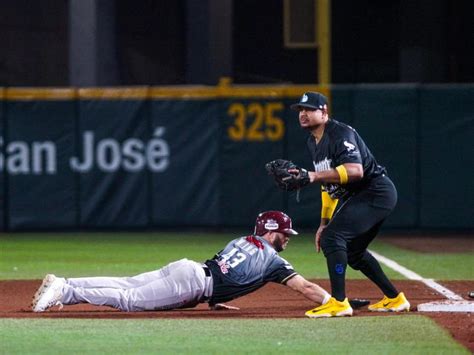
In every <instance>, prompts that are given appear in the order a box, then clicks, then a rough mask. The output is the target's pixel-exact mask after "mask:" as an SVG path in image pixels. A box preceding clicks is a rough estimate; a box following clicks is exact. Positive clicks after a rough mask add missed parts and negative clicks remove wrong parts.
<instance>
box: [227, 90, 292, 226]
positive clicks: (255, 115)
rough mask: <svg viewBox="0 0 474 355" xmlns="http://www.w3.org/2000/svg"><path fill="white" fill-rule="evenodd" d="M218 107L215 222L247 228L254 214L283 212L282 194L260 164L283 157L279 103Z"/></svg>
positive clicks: (237, 102)
mask: <svg viewBox="0 0 474 355" xmlns="http://www.w3.org/2000/svg"><path fill="white" fill-rule="evenodd" d="M219 105H220V110H219V112H220V113H219V116H218V119H219V120H220V122H221V135H220V139H221V150H220V157H219V160H220V186H221V195H220V223H221V224H223V225H227V226H247V227H248V226H249V225H250V226H253V224H254V223H255V218H256V216H257V214H258V213H259V212H261V211H265V210H275V209H277V210H281V209H284V200H285V199H286V195H285V194H282V193H281V191H278V190H277V189H276V187H275V185H274V183H273V180H272V179H271V178H270V177H269V176H268V175H267V172H266V170H265V163H266V162H268V161H270V160H273V159H277V158H280V157H282V156H284V155H285V140H286V134H287V122H286V117H285V111H284V110H285V105H284V104H283V103H282V102H281V100H271V99H268V100H261V99H255V100H249V99H246V98H242V99H239V98H234V99H232V100H222V102H220V103H219Z"/></svg>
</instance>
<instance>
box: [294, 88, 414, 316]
mask: <svg viewBox="0 0 474 355" xmlns="http://www.w3.org/2000/svg"><path fill="white" fill-rule="evenodd" d="M291 108H292V109H293V110H296V111H298V112H299V123H300V126H301V127H302V128H304V129H306V130H308V131H309V133H310V135H309V137H308V140H307V147H308V150H309V152H310V154H311V158H312V160H313V164H314V169H315V171H314V172H313V171H311V172H309V178H310V183H320V184H321V199H322V210H321V222H320V226H319V228H318V230H317V232H316V235H315V246H316V250H317V251H318V252H319V251H320V249H322V250H323V253H324V256H325V257H326V261H327V267H328V271H329V277H330V280H331V289H332V290H331V291H332V297H331V299H330V301H329V302H328V303H326V304H323V305H322V306H320V307H316V308H314V309H312V310H309V311H308V312H306V316H308V317H310V318H319V317H333V316H345V315H351V314H352V309H351V306H350V304H349V302H348V300H347V298H346V292H345V274H346V267H347V265H349V266H351V267H352V268H353V269H355V270H360V271H361V272H362V273H363V274H364V275H365V276H367V277H368V278H369V279H370V280H371V281H372V282H374V283H375V284H376V285H377V286H378V287H379V288H380V290H381V291H382V292H383V294H384V297H383V299H382V300H381V301H380V302H378V303H375V304H373V305H370V306H369V310H371V311H383V312H387V311H394V312H399V311H409V309H410V304H409V303H408V301H407V299H406V298H405V295H404V294H403V292H399V291H398V290H397V289H396V288H395V286H394V285H393V284H392V283H391V282H390V280H389V279H388V278H387V276H386V275H385V273H384V272H383V270H382V268H381V267H380V265H379V263H378V262H377V260H376V259H375V258H374V257H373V256H372V254H370V253H369V251H368V250H367V247H368V245H369V244H370V242H372V240H373V239H374V238H375V236H376V235H377V233H378V231H379V229H380V226H381V225H382V223H383V222H384V220H385V219H386V218H387V217H388V216H389V215H390V213H391V212H392V210H393V209H394V207H395V205H396V203H397V191H396V189H395V186H394V185H393V183H392V181H391V180H390V179H389V178H388V176H387V172H386V170H385V168H384V167H383V166H381V165H379V164H377V161H376V160H375V158H374V156H373V155H372V153H371V152H370V150H369V149H368V148H367V146H366V144H365V143H364V141H363V140H362V138H361V137H360V136H359V134H358V133H357V132H356V131H355V130H354V129H353V128H352V127H350V126H348V125H346V124H344V123H341V122H338V121H336V120H334V119H331V118H329V116H328V101H327V98H326V97H325V96H324V95H322V94H320V93H316V92H306V93H304V94H303V95H302V96H301V98H300V101H299V102H298V103H296V104H294V105H292V106H291ZM336 207H337V209H336ZM335 211H336V212H335Z"/></svg>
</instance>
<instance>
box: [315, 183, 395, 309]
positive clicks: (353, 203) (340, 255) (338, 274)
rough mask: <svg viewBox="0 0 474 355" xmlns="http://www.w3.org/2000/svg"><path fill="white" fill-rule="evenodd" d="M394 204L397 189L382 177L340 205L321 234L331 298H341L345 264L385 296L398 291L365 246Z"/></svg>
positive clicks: (343, 294) (393, 295)
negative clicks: (372, 283) (373, 284)
mask: <svg viewBox="0 0 474 355" xmlns="http://www.w3.org/2000/svg"><path fill="white" fill-rule="evenodd" d="M396 203H397V190H396V188H395V186H394V184H393V183H392V181H391V180H390V179H389V178H388V177H387V176H385V175H381V176H378V177H376V178H374V179H372V180H370V181H369V182H368V183H367V185H366V186H365V187H364V189H362V190H360V191H358V192H355V193H354V194H352V195H351V196H350V197H348V198H347V199H346V200H345V201H343V202H342V203H341V205H340V206H339V207H338V209H337V211H336V212H335V214H334V216H333V218H332V219H331V221H330V223H329V224H328V226H327V227H326V229H324V231H323V233H322V235H321V249H322V250H323V253H324V256H325V257H326V260H327V266H328V271H329V276H330V279H331V288H332V296H333V297H335V298H336V299H337V300H339V301H342V300H344V298H345V297H346V295H345V272H346V267H347V265H349V266H351V267H352V268H353V269H355V270H360V271H361V272H362V273H363V274H364V275H366V276H367V277H368V278H369V279H370V280H371V281H372V282H374V283H375V284H376V285H377V286H378V287H379V288H380V289H381V290H382V292H383V293H384V294H385V295H387V296H388V297H391V298H393V297H396V295H397V294H398V291H397V290H396V288H395V287H394V286H393V284H392V283H391V282H390V281H389V280H388V278H387V276H386V275H385V273H384V272H383V270H382V268H381V267H380V264H379V263H378V262H377V260H376V259H375V258H374V257H373V256H372V254H370V253H369V252H368V251H367V247H368V245H369V244H370V242H372V240H373V239H374V238H375V236H376V235H377V233H378V231H379V229H380V227H381V225H382V224H383V222H384V220H385V219H386V218H387V217H388V216H389V215H390V213H391V212H392V210H393V209H394V208H395V205H396Z"/></svg>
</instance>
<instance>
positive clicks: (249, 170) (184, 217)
mask: <svg viewBox="0 0 474 355" xmlns="http://www.w3.org/2000/svg"><path fill="white" fill-rule="evenodd" d="M306 90H319V91H322V92H324V93H325V94H326V95H328V96H329V97H330V98H331V108H330V109H331V116H332V117H334V118H336V119H338V120H340V121H343V122H346V123H349V124H351V125H353V126H354V127H355V128H356V129H357V130H358V131H359V132H360V133H361V135H362V137H363V138H364V139H365V141H366V143H367V144H368V145H369V147H370V149H371V150H372V152H373V153H374V154H375V156H376V157H377V159H378V161H379V163H381V164H383V165H385V166H386V167H387V168H388V171H389V175H390V176H391V177H392V179H393V180H394V182H395V184H396V185H397V188H398V191H399V203H398V206H397V209H396V211H395V212H394V214H393V215H392V216H391V217H390V219H389V220H388V221H387V224H386V225H387V226H390V227H397V228H407V229H412V228H462V229H466V228H472V227H474V218H473V212H474V192H473V189H472V182H471V181H472V179H471V178H470V177H471V176H472V172H473V171H474V168H473V166H474V164H473V163H474V162H473V149H472V148H471V147H470V145H471V141H472V139H473V137H474V85H457V86H447V85H439V86H437V85H348V86H335V87H332V88H331V89H330V90H329V88H327V87H318V86H262V87H257V86H229V85H226V83H225V82H223V83H222V85H219V86H216V87H188V86H186V87H143V88H142V87H139V88H113V89H106V88H103V89H92V88H91V89H71V88H66V89H28V88H3V89H1V88H0V98H1V99H0V132H1V134H0V137H1V138H0V150H1V156H0V168H1V170H2V175H1V176H0V184H1V186H2V189H1V190H0V201H1V203H0V215H1V216H2V218H1V220H0V230H4V231H5V230H10V231H21V230H39V229H51V230H55V229H98V228H105V229H129V228H159V227H165V226H166V227H168V226H171V227H172V226H204V227H207V226H211V227H235V226H237V227H240V226H241V227H246V228H247V227H248V226H249V225H252V224H253V222H254V219H255V216H256V214H257V213H258V211H262V210H266V209H282V210H285V211H287V212H288V213H289V214H290V215H291V216H292V217H293V218H294V220H295V223H296V225H298V226H305V227H316V226H317V225H318V224H319V208H320V202H319V187H318V186H311V187H308V188H306V189H304V190H303V191H302V192H301V196H300V197H301V201H300V202H299V203H298V202H296V199H295V195H294V194H288V193H285V192H281V191H279V190H278V189H277V188H276V187H275V186H274V184H273V182H272V180H271V179H270V177H269V176H267V175H266V172H265V169H264V164H265V162H267V161H269V160H273V159H276V158H281V157H283V158H290V159H292V160H293V161H295V162H296V163H298V164H300V165H302V166H305V167H308V168H311V161H310V159H309V155H308V153H307V152H306V148H305V137H306V134H307V133H306V132H304V131H302V130H301V129H300V128H299V126H298V122H297V114H296V113H295V112H293V111H291V110H290V109H289V105H290V104H291V103H293V102H295V101H296V100H297V99H298V97H299V96H300V94H301V93H302V92H304V91H306Z"/></svg>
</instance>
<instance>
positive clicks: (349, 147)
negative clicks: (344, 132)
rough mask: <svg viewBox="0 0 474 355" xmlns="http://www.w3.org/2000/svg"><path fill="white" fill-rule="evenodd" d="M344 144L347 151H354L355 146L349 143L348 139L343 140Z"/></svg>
mask: <svg viewBox="0 0 474 355" xmlns="http://www.w3.org/2000/svg"><path fill="white" fill-rule="evenodd" d="M344 146H345V147H346V148H347V151H348V152H349V153H352V152H354V153H355V151H356V146H355V145H354V144H352V143H349V142H348V141H344Z"/></svg>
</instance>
